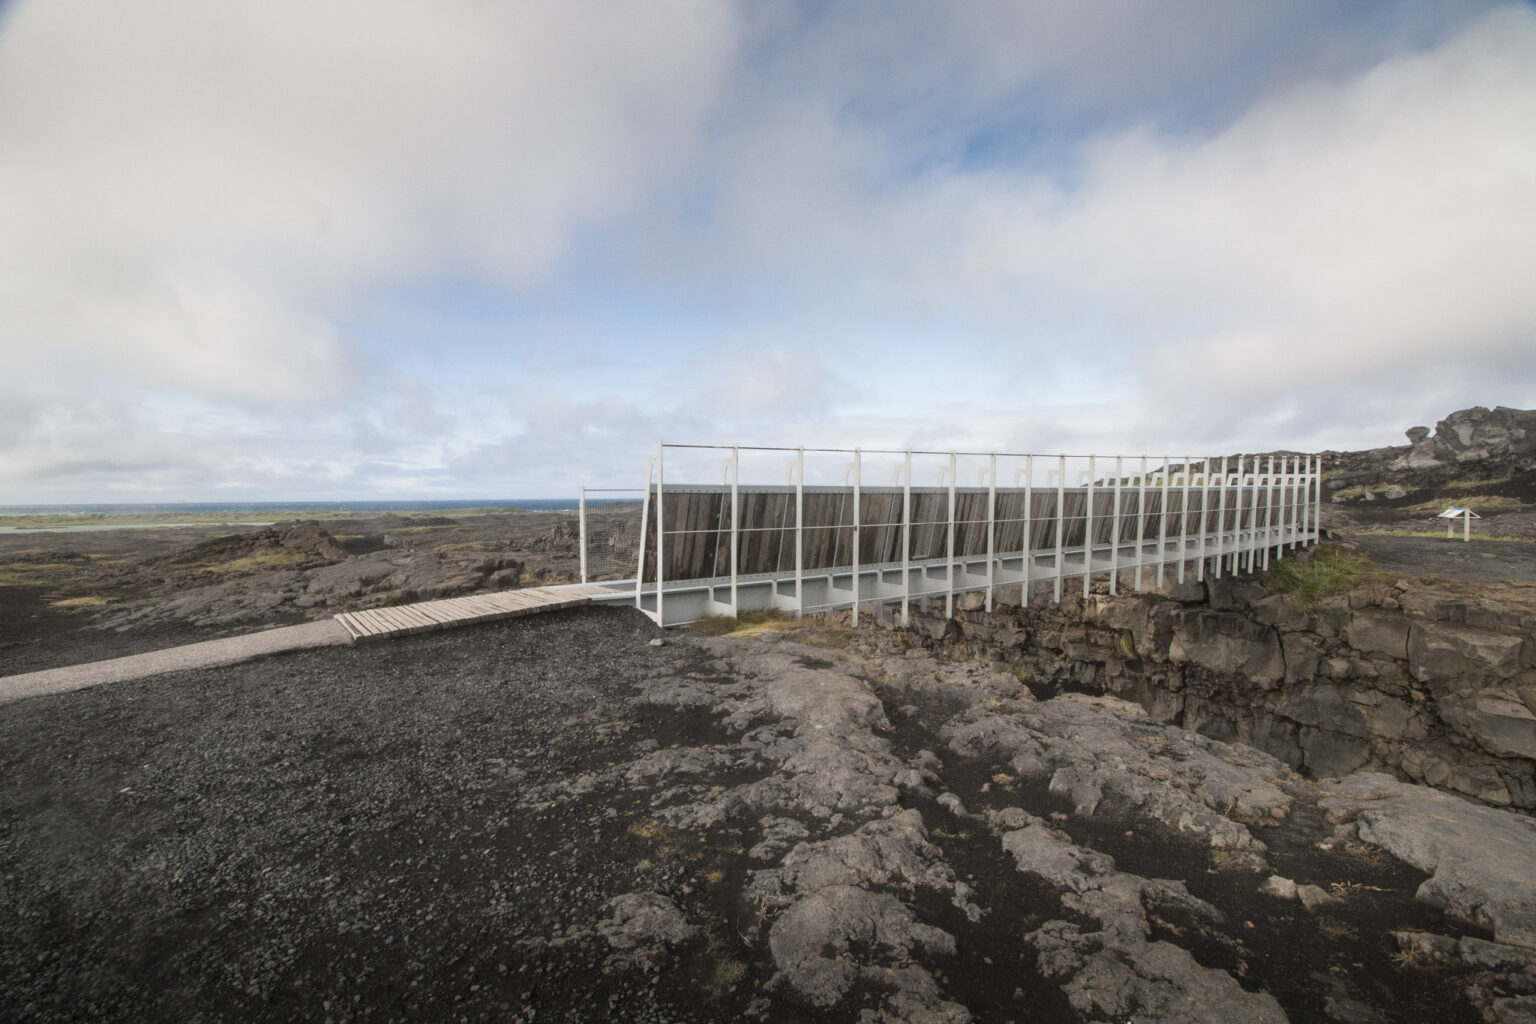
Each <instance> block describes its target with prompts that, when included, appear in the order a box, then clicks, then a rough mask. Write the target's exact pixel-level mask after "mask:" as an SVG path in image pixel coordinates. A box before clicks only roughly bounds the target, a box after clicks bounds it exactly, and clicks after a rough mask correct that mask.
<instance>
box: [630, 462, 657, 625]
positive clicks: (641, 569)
mask: <svg viewBox="0 0 1536 1024" xmlns="http://www.w3.org/2000/svg"><path fill="white" fill-rule="evenodd" d="M655 471H656V459H655V457H654V456H653V457H651V458H649V459H646V460H645V488H644V489H643V490H642V491H641V492H640V564H639V565H638V566H637V567H636V568H635V607H636V608H643V607H644V602H643V601H642V600H641V596H640V594H641V587H642V586H643V585H644V583H645V538H646V537H647V536H648V535H649V533H650V523H649V522H648V521H647V519H648V517H649V516H650V514H651V476H652V474H654V473H655Z"/></svg>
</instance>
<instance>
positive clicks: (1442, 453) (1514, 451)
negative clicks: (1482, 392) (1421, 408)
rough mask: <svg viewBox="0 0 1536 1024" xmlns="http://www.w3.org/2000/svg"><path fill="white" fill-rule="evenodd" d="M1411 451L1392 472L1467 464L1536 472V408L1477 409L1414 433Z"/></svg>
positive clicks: (1396, 464)
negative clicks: (1432, 429)
mask: <svg viewBox="0 0 1536 1024" xmlns="http://www.w3.org/2000/svg"><path fill="white" fill-rule="evenodd" d="M1408 440H1409V442H1410V446H1409V449H1408V451H1407V452H1405V453H1404V454H1403V455H1401V456H1400V457H1399V458H1397V459H1395V460H1394V461H1393V462H1392V464H1391V466H1390V468H1392V469H1416V470H1424V469H1438V468H1441V467H1444V466H1464V465H1467V464H1479V465H1486V466H1489V467H1491V468H1495V469H1504V470H1525V471H1529V470H1533V469H1536V409H1510V408H1506V407H1505V406H1502V405H1501V406H1499V407H1497V408H1494V409H1485V408H1483V407H1482V406H1480V405H1479V406H1475V407H1473V408H1471V409H1462V410H1460V411H1459V412H1453V413H1451V414H1450V415H1449V416H1447V417H1446V418H1445V419H1443V420H1441V421H1440V422H1439V423H1437V424H1435V432H1434V434H1430V433H1429V432H1428V429H1427V428H1425V427H1414V428H1413V429H1412V430H1410V431H1408Z"/></svg>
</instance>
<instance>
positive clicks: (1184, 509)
mask: <svg viewBox="0 0 1536 1024" xmlns="http://www.w3.org/2000/svg"><path fill="white" fill-rule="evenodd" d="M1188 560H1189V456H1188V455H1186V456H1184V491H1183V493H1182V494H1181V495H1180V496H1179V582H1180V583H1183V582H1184V563H1185V562H1187V561H1188Z"/></svg>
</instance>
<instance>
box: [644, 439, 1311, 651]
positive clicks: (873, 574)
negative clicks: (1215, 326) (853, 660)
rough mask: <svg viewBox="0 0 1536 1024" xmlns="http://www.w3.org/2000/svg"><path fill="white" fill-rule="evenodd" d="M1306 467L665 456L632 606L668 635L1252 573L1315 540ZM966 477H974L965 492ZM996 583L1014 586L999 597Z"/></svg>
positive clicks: (931, 455) (966, 456) (924, 455)
mask: <svg viewBox="0 0 1536 1024" xmlns="http://www.w3.org/2000/svg"><path fill="white" fill-rule="evenodd" d="M1319 478H1320V459H1319V458H1318V457H1317V456H1313V455H1299V454H1295V453H1275V454H1270V455H1229V456H1217V457H1203V458H1198V459H1196V458H1190V457H1181V458H1172V457H1168V456H1140V455H1138V456H1129V457H1127V456H1108V457H1106V456H1098V455H1086V456H1070V455H1049V456H1046V455H1033V454H1013V453H993V452H985V453H978V452H959V451H951V452H932V451H915V450H914V451H888V450H880V451H872V450H865V449H811V448H793V449H789V448H756V447H747V446H731V447H727V446H698V445H661V446H659V447H658V449H657V452H656V454H655V456H653V457H652V458H651V460H650V465H649V467H648V472H647V480H646V486H645V488H643V489H642V491H641V494H642V496H643V504H642V505H641V514H640V521H641V525H640V536H639V541H638V543H639V551H638V558H637V560H636V562H635V563H634V564H635V568H636V571H635V581H634V587H635V590H634V600H635V603H636V605H637V606H638V607H640V608H642V609H644V610H645V611H646V612H647V613H649V614H651V615H652V616H653V617H654V618H656V619H657V621H659V622H661V623H662V624H664V625H672V624H677V623H681V622H687V621H692V620H693V619H696V618H698V617H701V616H703V615H711V614H724V615H733V616H734V615H737V614H739V613H740V612H741V611H744V610H751V609H757V608H779V609H783V610H786V611H790V612H793V613H794V614H797V615H799V614H803V613H807V612H819V611H829V610H834V609H845V608H849V609H852V611H853V615H854V618H855V620H857V618H858V616H859V614H860V609H861V608H863V609H868V608H869V607H871V606H874V605H893V604H899V606H900V614H901V617H902V620H903V621H904V622H905V621H907V619H908V617H909V614H910V607H911V604H912V602H913V601H919V602H921V603H923V604H924V605H926V604H927V603H928V602H929V601H930V600H937V599H940V598H942V599H943V601H944V609H945V613H946V614H952V613H953V610H954V602H955V598H956V595H958V594H964V593H968V592H975V591H984V592H985V606H986V607H987V608H988V609H990V608H991V607H992V606H993V604H994V602H995V601H996V600H998V597H999V594H1000V593H1002V594H1005V596H1006V595H1009V594H1017V596H1018V598H1019V599H1020V600H1021V601H1027V600H1028V598H1029V596H1030V595H1031V594H1032V593H1033V592H1034V589H1035V588H1036V587H1041V586H1049V587H1050V588H1051V591H1052V595H1053V597H1054V598H1055V599H1056V600H1058V601H1059V600H1060V599H1061V597H1062V594H1063V591H1064V588H1065V586H1066V585H1067V584H1068V583H1069V582H1072V583H1074V584H1079V583H1080V585H1081V587H1082V591H1083V594H1084V595H1085V596H1086V595H1087V594H1088V593H1089V591H1090V588H1091V587H1092V585H1093V582H1094V581H1095V580H1096V579H1104V580H1107V582H1108V586H1109V589H1110V591H1111V592H1114V591H1116V590H1118V589H1119V588H1120V587H1121V586H1131V587H1135V588H1138V589H1139V588H1141V587H1143V586H1146V585H1149V584H1154V585H1157V586H1162V585H1163V584H1164V583H1165V582H1166V580H1167V579H1168V578H1169V576H1170V575H1171V576H1172V577H1173V578H1176V579H1177V580H1179V581H1180V582H1183V581H1184V580H1185V579H1186V578H1188V577H1189V576H1191V575H1192V576H1193V578H1195V579H1204V578H1205V577H1206V575H1207V574H1214V575H1217V576H1219V575H1221V574H1222V573H1224V572H1251V571H1257V570H1262V569H1265V568H1267V567H1268V565H1269V563H1270V560H1271V558H1275V557H1280V556H1281V555H1282V554H1283V553H1284V552H1285V551H1287V550H1290V549H1293V548H1295V547H1296V546H1298V545H1302V544H1310V543H1312V542H1314V541H1315V540H1316V538H1317V535H1318V530H1317V522H1318V518H1317V517H1318V512H1319V502H1320V497H1321V488H1320V486H1319ZM972 481H974V482H972ZM1008 588H1014V590H1013V591H1012V592H1009V591H1008Z"/></svg>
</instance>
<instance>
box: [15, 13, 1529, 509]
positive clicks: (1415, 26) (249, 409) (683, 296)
mask: <svg viewBox="0 0 1536 1024" xmlns="http://www.w3.org/2000/svg"><path fill="white" fill-rule="evenodd" d="M1483 6H1484V5H1483V3H1482V0H1468V2H1467V3H1465V4H1457V5H1444V4H1439V3H1410V4H1382V5H1374V4H1362V5H1354V6H1351V7H1350V8H1349V9H1348V10H1347V11H1346V10H1344V9H1341V8H1339V7H1338V6H1337V5H1333V4H1328V3H1321V2H1313V0H1295V2H1293V3H1283V4H1267V5H1260V6H1253V5H1249V6H1240V7H1233V5H1231V4H1227V3H1221V2H1217V0H1169V2H1168V3H1165V4H1159V5H1137V6H1134V7H1130V8H1127V7H1126V6H1125V5H1122V4H1114V3H1102V4H1101V3H1097V2H1095V3H1093V4H1082V5H1060V4H1033V3H1025V4H1014V3H990V2H979V3H976V4H966V5H961V4H949V3H935V4H905V5H899V6H897V7H894V8H893V7H891V6H889V5H885V4H861V3H852V4H847V5H841V4H840V5H835V6H832V7H824V6H815V7H806V8H796V7H793V6H772V7H768V6H765V5H758V4H746V5H738V6H733V5H731V4H729V3H728V2H726V0H675V2H671V3H668V4H667V5H666V6H657V5H654V4H652V5H643V6H634V7H617V8H615V7H612V6H605V5H600V4H597V3H569V2H554V0H547V2H532V0H530V2H527V3H521V2H520V3H517V4H507V5H500V4H480V3H475V2H472V0H462V2H458V0H455V2H446V0H445V2H437V3H425V2H419V0H380V2H371V3H363V2H361V0H339V2H335V3H328V4H325V5H322V6H319V7H316V6H315V5H312V4H304V3H300V2H298V0H274V2H272V3H263V4H255V5H250V4H246V5H237V4H225V3H205V2H194V0H146V2H145V3H141V4H135V5H132V7H127V6H123V5H110V4H92V3H86V2H83V0H47V2H44V0H32V2H30V3H27V2H23V3H22V4H20V5H16V6H13V7H12V8H10V9H9V11H8V14H7V17H6V18H5V20H4V21H3V22H0V358H3V362H4V366H5V369H6V371H7V372H5V373H0V493H4V494H6V495H8V496H17V495H25V496H27V497H38V498H41V497H44V496H46V495H48V494H50V493H52V494H63V493H65V491H68V493H70V494H71V495H80V496H85V495H88V494H90V493H106V492H107V491H112V490H114V489H121V488H125V487H126V488H136V489H137V491H136V493H139V494H141V495H143V496H152V495H153V494H154V493H157V492H163V493H173V492H174V493H179V494H181V495H183V496H188V497H196V496H198V495H199V494H203V493H235V492H236V491H241V492H242V494H243V495H247V496H254V495H260V494H268V495H270V496H273V497H305V496H323V495H335V496H358V495H365V494H379V493H384V494H388V493H390V492H391V491H392V490H416V491H423V492H428V491H430V492H433V493H447V494H453V493H470V492H474V493H478V494H482V495H484V494H492V493H509V492H511V491H519V490H521V491H524V492H525V493H527V492H532V493H543V494H549V493H560V492H562V491H569V490H570V489H572V488H574V486H575V485H576V483H579V482H581V481H582V480H586V481H588V482H596V481H599V480H608V481H610V482H611V481H613V480H619V481H621V482H627V481H630V480H633V479H635V478H637V477H638V476H639V474H640V472H641V471H642V469H643V457H644V454H645V452H646V451H647V450H648V449H649V448H650V447H651V446H652V445H653V444H654V443H655V441H656V440H658V439H660V438H666V439H668V440H677V439H692V440H717V441H726V442H729V441H740V442H744V443H745V442H751V441H755V442H758V443H766V442H772V443H785V444H796V443H801V442H805V443H809V444H815V443H827V444H841V445H850V446H851V445H855V444H865V445H870V446H876V445H881V446H893V447H903V446H906V445H924V446H938V447H947V446H949V445H961V446H964V447H969V448H974V449H979V450H990V449H992V448H1002V449H1014V450H1018V449H1031V450H1035V451H1041V450H1043V449H1048V448H1059V447H1067V448H1071V449H1074V450H1087V449H1088V448H1090V447H1091V448H1094V449H1096V450H1112V449H1122V450H1133V449H1139V448H1153V449H1154V450H1156V449H1161V448H1165V447H1166V448H1174V449H1179V448H1184V447H1192V446H1206V447H1209V448H1211V449H1213V450H1230V449H1233V448H1235V447H1238V446H1244V447H1269V446H1273V445H1290V446H1293V447H1321V446H1333V447H1338V446H1345V445H1356V444H1380V443H1388V442H1391V441H1394V440H1396V439H1397V438H1396V433H1397V431H1398V430H1400V429H1401V428H1402V427H1404V426H1407V425H1408V424H1409V423H1411V422H1413V421H1415V420H1432V419H1434V418H1435V417H1437V416H1443V415H1444V414H1445V413H1446V412H1448V411H1450V410H1451V409H1454V408H1457V407H1459V406H1464V405H1469V404H1473V403H1474V402H1476V403H1481V404H1493V403H1495V402H1503V403H1505V404H1513V405H1536V298H1533V297H1532V296H1533V292H1532V289H1530V288H1529V286H1528V283H1527V282H1526V280H1525V278H1526V277H1528V276H1529V267H1531V266H1536V212H1533V211H1536V178H1533V177H1532V175H1531V174H1530V173H1529V169H1530V168H1531V167H1532V166H1536V15H1533V14H1532V12H1531V11H1530V10H1529V9H1528V8H1525V7H1508V8H1503V9H1500V10H1497V11H1495V12H1494V13H1493V14H1491V15H1487V16H1485V17H1481V18H1472V17H1471V16H1472V14H1473V13H1475V12H1476V11H1477V10H1479V9H1481V8H1482V7H1483ZM1469 19H1470V20H1469ZM1458 25H1460V26H1462V27H1461V28H1460V29H1456V26H1458ZM465 282H469V284H468V285H466V284H465ZM439 292H440V293H441V294H439ZM450 296H453V298H450ZM385 311H387V312H385ZM396 311H398V316H396ZM1383 425H1385V426H1383ZM11 500H25V499H24V498H22V497H11Z"/></svg>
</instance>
